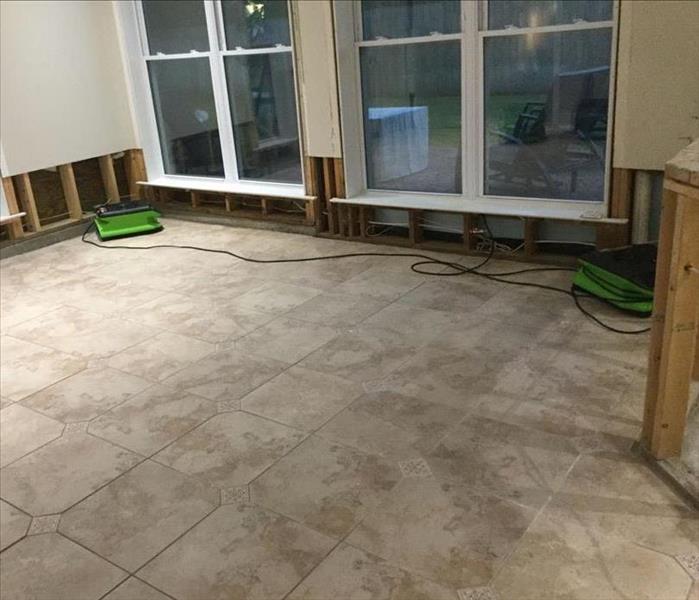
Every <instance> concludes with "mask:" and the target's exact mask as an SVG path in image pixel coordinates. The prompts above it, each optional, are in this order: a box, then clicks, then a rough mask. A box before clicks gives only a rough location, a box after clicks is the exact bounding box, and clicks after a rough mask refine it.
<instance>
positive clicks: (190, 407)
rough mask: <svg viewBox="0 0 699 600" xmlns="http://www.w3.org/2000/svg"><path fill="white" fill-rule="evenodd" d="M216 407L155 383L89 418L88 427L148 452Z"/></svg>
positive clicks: (177, 434)
mask: <svg viewBox="0 0 699 600" xmlns="http://www.w3.org/2000/svg"><path fill="white" fill-rule="evenodd" d="M216 411H217V409H216V405H215V404H214V403H213V402H211V401H209V400H206V399H204V398H200V397H198V396H193V395H191V394H187V393H186V392H182V391H178V390H174V389H172V388H170V387H166V386H163V385H158V384H156V385H154V386H153V387H151V388H149V389H147V390H146V391H144V392H141V393H140V394H138V395H137V396H134V397H133V398H132V399H131V400H128V401H127V402H124V403H123V404H121V405H119V406H117V407H116V408H114V409H112V410H110V411H109V412H106V413H104V414H103V415H102V416H100V417H98V418H97V419H95V420H94V421H92V422H91V423H90V425H89V428H88V431H89V432H90V433H92V434H94V435H96V436H99V437H101V438H104V439H106V440H108V441H110V442H113V443H115V444H118V445H119V446H123V447H124V448H128V449H129V450H133V451H134V452H138V453H139V454H142V455H143V456H150V455H151V454H154V453H155V452H157V451H158V450H161V449H162V448H164V447H165V446H167V445H168V444H169V443H170V442H173V441H175V440H176V439H177V438H179V437H181V436H182V435H184V434H185V433H187V432H188V431H190V430H191V429H193V428H194V427H196V426H197V425H199V424H200V423H203V422H204V421H205V420H206V419H208V418H209V417H211V416H213V415H214V414H216Z"/></svg>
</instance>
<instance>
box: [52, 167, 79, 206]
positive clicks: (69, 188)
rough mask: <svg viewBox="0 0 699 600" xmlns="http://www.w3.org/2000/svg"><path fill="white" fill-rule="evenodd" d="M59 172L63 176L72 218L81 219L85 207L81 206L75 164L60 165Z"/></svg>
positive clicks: (63, 185) (65, 193) (64, 195)
mask: <svg viewBox="0 0 699 600" xmlns="http://www.w3.org/2000/svg"><path fill="white" fill-rule="evenodd" d="M58 174H59V175H60V176H61V186H62V187H63V197H64V198H65V200H66V207H67V208H68V214H70V218H71V219H81V218H82V216H83V209H82V207H81V206H80V195H79V194H78V186H77V184H76V183H75V173H74V172H73V165H72V164H70V163H68V164H66V165H58Z"/></svg>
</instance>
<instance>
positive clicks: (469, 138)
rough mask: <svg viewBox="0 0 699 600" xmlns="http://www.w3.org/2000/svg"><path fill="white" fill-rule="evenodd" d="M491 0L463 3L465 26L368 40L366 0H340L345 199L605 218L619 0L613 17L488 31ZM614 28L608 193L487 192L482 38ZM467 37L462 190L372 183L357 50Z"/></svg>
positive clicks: (337, 14) (463, 80)
mask: <svg viewBox="0 0 699 600" xmlns="http://www.w3.org/2000/svg"><path fill="white" fill-rule="evenodd" d="M487 2H488V0H482V1H481V2H473V1H470V0H466V1H463V0H462V2H461V32H460V33H453V34H437V35H429V36H420V37H412V38H399V39H385V40H383V39H382V40H362V37H363V36H362V30H361V28H362V19H361V0H351V1H350V2H347V1H344V0H341V1H337V0H335V3H334V6H335V35H336V48H337V64H338V81H339V96H340V109H341V111H340V112H341V121H342V130H343V132H344V135H343V140H342V142H343V155H344V159H345V161H344V166H345V181H346V186H347V196H348V198H347V200H345V201H348V202H349V203H355V204H372V205H376V206H385V207H400V208H420V209H426V210H430V209H432V210H442V211H453V212H479V213H485V214H493V215H512V216H534V217H551V218H560V219H572V220H587V219H606V218H607V217H608V214H609V192H610V180H611V164H612V163H611V158H612V147H613V136H612V134H613V127H614V90H615V83H616V56H617V29H618V10H619V7H618V0H613V3H612V10H613V18H612V20H610V21H595V22H584V23H576V24H563V25H550V26H543V27H537V28H508V29H497V30H487V29H486V24H487V23H486V19H487ZM591 29H611V34H612V44H611V45H612V55H611V57H610V74H609V108H608V111H609V112H608V119H607V148H606V154H605V173H604V177H605V179H604V198H603V200H601V201H592V200H571V199H557V198H532V197H520V196H500V195H490V194H489V195H486V194H485V193H484V187H485V178H484V172H485V163H484V158H485V148H484V146H485V137H484V129H485V123H484V113H483V107H484V101H485V98H484V78H483V75H484V40H485V39H486V38H488V37H495V36H514V35H526V34H532V33H555V32H563V31H581V30H591ZM447 40H460V41H461V137H462V153H461V155H462V169H461V172H462V192H461V193H437V192H407V191H393V190H379V189H371V188H369V187H368V185H367V173H366V157H365V143H364V118H363V115H364V112H363V106H362V93H361V73H360V61H359V53H360V48H363V47H372V46H373V47H377V46H389V45H398V44H412V43H428V42H438V41H447Z"/></svg>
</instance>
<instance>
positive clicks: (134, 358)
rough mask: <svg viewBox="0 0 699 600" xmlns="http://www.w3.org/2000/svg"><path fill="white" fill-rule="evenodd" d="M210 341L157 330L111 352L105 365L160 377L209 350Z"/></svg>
mask: <svg viewBox="0 0 699 600" xmlns="http://www.w3.org/2000/svg"><path fill="white" fill-rule="evenodd" d="M215 349H216V347H215V346H214V345H213V344H209V343H207V342H202V341H201V340H195V339H193V338H190V337H186V336H184V335H179V334H177V333H169V332H168V333H161V334H159V335H157V336H155V337H153V338H150V339H148V340H145V341H143V342H141V343H139V344H136V345H135V346H133V347H131V348H128V349H126V350H124V351H123V352H120V353H119V354H116V355H114V356H112V357H111V358H110V359H109V362H108V365H109V366H110V367H114V368H116V369H119V370H121V371H126V372H127V373H131V374H133V375H138V376H139V377H145V378H146V379H150V380H151V381H162V380H163V379H166V378H167V377H169V376H170V375H173V374H175V373H176V372H177V371H180V370H182V369H184V368H185V367H187V366H189V365H191V364H192V363H194V362H196V361H198V360H200V359H202V358H204V357H205V356H206V355H208V354H211V353H212V352H213V351H214V350H215Z"/></svg>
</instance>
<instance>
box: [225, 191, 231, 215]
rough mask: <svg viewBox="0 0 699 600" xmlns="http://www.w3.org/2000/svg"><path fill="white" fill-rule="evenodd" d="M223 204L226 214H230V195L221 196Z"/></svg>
mask: <svg viewBox="0 0 699 600" xmlns="http://www.w3.org/2000/svg"><path fill="white" fill-rule="evenodd" d="M223 204H224V205H225V207H226V212H231V211H232V210H233V198H232V196H231V195H230V194H224V195H223Z"/></svg>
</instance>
